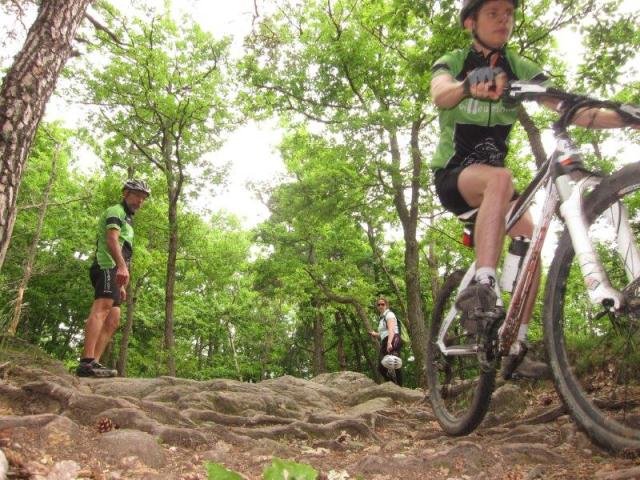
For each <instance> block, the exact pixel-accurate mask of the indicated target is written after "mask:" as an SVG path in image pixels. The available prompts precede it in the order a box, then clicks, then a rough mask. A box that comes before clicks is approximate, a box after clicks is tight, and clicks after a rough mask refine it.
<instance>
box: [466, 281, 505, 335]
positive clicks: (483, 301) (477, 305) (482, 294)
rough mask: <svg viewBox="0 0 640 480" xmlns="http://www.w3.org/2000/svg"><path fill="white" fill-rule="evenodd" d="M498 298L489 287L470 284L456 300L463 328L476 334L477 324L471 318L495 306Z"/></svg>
mask: <svg viewBox="0 0 640 480" xmlns="http://www.w3.org/2000/svg"><path fill="white" fill-rule="evenodd" d="M497 299H498V296H497V295H496V292H495V290H494V289H493V287H491V286H490V285H485V284H484V283H471V284H470V285H469V286H468V287H467V288H465V289H464V290H463V291H462V292H460V294H459V295H458V298H457V299H456V308H457V309H458V310H459V311H460V312H462V315H461V321H462V326H463V328H464V329H465V330H466V331H467V332H469V333H471V334H475V333H476V332H477V322H476V319H475V318H473V317H474V314H475V313H478V312H487V311H489V310H491V309H493V308H494V307H495V306H496V300H497Z"/></svg>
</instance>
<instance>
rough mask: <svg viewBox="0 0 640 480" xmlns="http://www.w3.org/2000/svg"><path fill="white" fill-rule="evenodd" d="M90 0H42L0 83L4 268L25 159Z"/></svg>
mask: <svg viewBox="0 0 640 480" xmlns="http://www.w3.org/2000/svg"><path fill="white" fill-rule="evenodd" d="M89 3H90V1H89V0H69V1H66V0H51V1H48V2H41V3H40V6H39V8H38V16H37V18H36V20H35V21H34V22H33V25H32V26H31V28H30V29H29V33H28V34H27V39H26V41H25V43H24V46H23V47H22V49H21V50H20V52H19V53H18V54H17V55H16V57H15V60H14V62H13V65H12V66H11V68H10V69H9V70H8V72H7V73H6V75H5V76H4V78H3V79H2V86H1V87H0V159H1V160H0V269H1V268H2V265H3V263H4V260H5V256H6V254H7V249H8V248H9V242H10V240H11V233H12V232H13V227H14V224H15V221H16V213H17V212H16V202H17V198H18V192H19V189H20V183H21V182H22V175H23V171H24V167H25V162H26V160H27V156H28V154H29V149H30V148H31V143H32V142H33V138H34V135H35V133H36V128H37V126H38V123H39V122H40V119H41V118H42V115H43V114H44V107H45V105H46V104H47V102H48V101H49V97H50V96H51V94H52V93H53V90H54V88H55V86H56V82H57V80H58V76H59V75H60V72H61V71H62V68H63V67H64V65H65V63H66V62H67V59H68V58H69V56H70V55H71V50H72V41H73V39H74V35H75V32H76V30H77V28H78V25H79V24H80V22H81V21H82V19H83V17H84V12H85V10H86V9H87V7H88V5H89Z"/></svg>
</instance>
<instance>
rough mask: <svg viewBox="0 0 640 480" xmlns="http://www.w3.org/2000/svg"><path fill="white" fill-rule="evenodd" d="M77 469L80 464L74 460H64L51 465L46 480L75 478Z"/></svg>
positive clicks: (78, 469)
mask: <svg viewBox="0 0 640 480" xmlns="http://www.w3.org/2000/svg"><path fill="white" fill-rule="evenodd" d="M79 471H80V466H79V465H78V464H77V463H76V462H74V461H72V460H64V461H62V462H57V463H56V464H55V465H54V466H53V468H52V469H51V471H50V472H49V474H48V475H47V480H75V479H76V477H77V475H78V472H79Z"/></svg>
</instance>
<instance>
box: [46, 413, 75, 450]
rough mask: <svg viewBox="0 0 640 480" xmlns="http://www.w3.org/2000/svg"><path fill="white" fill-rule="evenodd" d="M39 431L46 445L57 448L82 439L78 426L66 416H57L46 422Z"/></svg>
mask: <svg viewBox="0 0 640 480" xmlns="http://www.w3.org/2000/svg"><path fill="white" fill-rule="evenodd" d="M40 432H41V436H42V437H43V438H44V440H45V441H46V442H47V444H48V445H50V446H55V447H58V448H59V447H63V446H67V447H68V446H71V445H74V444H76V443H77V442H80V441H82V431H81V430H80V427H79V426H78V425H77V424H76V423H75V422H74V421H72V420H70V419H69V418H67V417H60V416H58V417H57V418H55V419H53V420H52V421H51V422H49V423H47V424H46V425H45V426H44V427H43V428H42V429H41V430H40Z"/></svg>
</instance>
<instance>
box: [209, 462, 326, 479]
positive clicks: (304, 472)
mask: <svg viewBox="0 0 640 480" xmlns="http://www.w3.org/2000/svg"><path fill="white" fill-rule="evenodd" d="M205 467H206V469H207V474H208V476H209V479H210V480H237V479H238V480H239V479H241V478H242V477H241V476H240V475H238V474H237V473H235V472H232V471H231V470H228V469H226V468H224V467H223V466H222V465H220V464H217V463H211V462H207V463H205ZM262 478H263V479H264V480H315V479H316V478H318V472H317V471H316V470H314V469H313V468H312V467H311V466H309V465H305V464H302V463H296V462H293V461H290V460H281V459H279V458H274V459H273V461H272V462H271V465H270V466H268V467H266V468H265V469H264V472H263V474H262Z"/></svg>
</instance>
